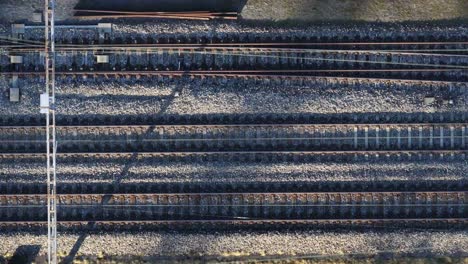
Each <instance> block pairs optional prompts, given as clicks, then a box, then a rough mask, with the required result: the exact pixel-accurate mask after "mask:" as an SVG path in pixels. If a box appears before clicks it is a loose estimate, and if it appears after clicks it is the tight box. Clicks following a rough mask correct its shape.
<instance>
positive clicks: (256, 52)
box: [0, 42, 468, 82]
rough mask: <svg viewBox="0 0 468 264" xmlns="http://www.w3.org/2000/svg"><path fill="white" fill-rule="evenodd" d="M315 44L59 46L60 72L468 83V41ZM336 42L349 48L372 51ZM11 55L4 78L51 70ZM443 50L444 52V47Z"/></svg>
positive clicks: (31, 51) (35, 53)
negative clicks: (99, 57)
mask: <svg viewBox="0 0 468 264" xmlns="http://www.w3.org/2000/svg"><path fill="white" fill-rule="evenodd" d="M288 44H290V45H292V46H294V48H291V47H290V46H288ZM314 44H317V45H318V44H319V43H220V44H213V43H209V44H208V43H206V44H197V45H190V44H187V45H184V44H174V43H173V44H152V45H149V44H146V45H143V44H142V45H139V46H135V45H129V46H127V45H125V46H124V45H96V46H94V45H85V44H83V45H69V46H68V45H62V46H60V45H58V46H57V57H56V71H57V74H58V75H59V76H75V77H76V76H87V75H92V76H113V75H118V76H121V75H126V74H127V75H138V76H154V75H156V76H171V77H176V76H204V77H207V76H229V77H249V76H263V77H272V78H273V77H274V76H282V77H287V76H292V77H302V78H304V77H307V76H327V77H367V78H389V79H409V80H413V79H414V80H445V81H459V82H466V81H467V78H468V76H467V74H466V69H468V55H466V54H465V53H466V46H467V45H468V42H448V44H446V45H448V46H451V45H455V46H457V47H458V48H457V49H446V50H455V54H450V53H449V54H444V53H443V52H442V53H431V51H432V50H431V49H430V48H428V46H431V45H442V46H444V44H441V42H437V43H434V42H432V43H426V46H425V48H422V49H418V45H422V44H421V43H413V44H410V43H400V45H399V47H400V48H401V47H402V46H403V47H404V46H405V45H407V46H406V47H407V48H406V49H403V50H402V49H400V50H393V51H386V50H381V49H380V50H379V49H377V50H352V49H345V50H342V49H340V50H334V49H312V48H311V47H313V45H314ZM322 44H332V43H322ZM334 44H336V46H342V47H346V48H349V47H366V45H370V43H354V44H355V45H354V46H353V45H351V44H352V43H334ZM378 44H384V45H378ZM378 44H376V45H377V46H380V47H387V46H390V47H393V46H397V45H396V43H378ZM24 45H25V46H28V45H34V44H31V43H29V44H24ZM411 45H415V46H411ZM80 46H81V47H80ZM325 46H327V45H325ZM33 47H34V46H33ZM307 47H308V48H307ZM5 48H6V47H5ZM6 49H7V50H8V52H7V53H5V54H4V55H3V57H4V58H3V59H2V58H0V62H2V61H4V63H3V64H2V63H0V67H1V70H2V74H3V75H18V76H33V75H42V72H43V67H44V66H43V65H42V64H41V63H37V62H40V61H42V60H41V59H40V49H38V50H37V49H36V48H30V47H29V48H28V47H25V48H22V47H21V45H19V46H15V47H8V48H6ZM10 49H11V50H10ZM436 51H444V49H443V48H441V47H439V49H437V50H436ZM456 52H460V54H458V53H456ZM9 53H12V54H15V55H21V56H23V57H24V59H23V60H24V64H22V65H10V64H8V63H7V64H5V63H6V61H7V60H6V59H5V58H6V56H7V55H8V54H9ZM96 55H106V56H108V60H109V62H108V63H105V64H99V63H97V62H96ZM2 65H3V66H2Z"/></svg>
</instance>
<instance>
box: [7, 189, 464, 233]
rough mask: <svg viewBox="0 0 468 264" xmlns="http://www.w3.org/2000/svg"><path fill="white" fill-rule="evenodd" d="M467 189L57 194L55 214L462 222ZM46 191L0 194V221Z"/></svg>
mask: <svg viewBox="0 0 468 264" xmlns="http://www.w3.org/2000/svg"><path fill="white" fill-rule="evenodd" d="M467 194H468V193H467V192H462V191H427V192H339V193H336V192H326V193H324V192H322V193H319V192H314V193H296V192H288V193H173V194H171V193H165V194H154V193H144V194H141V193H140V194H135V193H134V194H132V193H128V194H118V193H115V194H59V195H58V201H59V204H58V208H59V210H58V212H59V214H58V217H59V222H63V223H64V224H70V223H78V222H87V221H89V222H101V223H102V224H104V223H108V224H109V223H112V222H116V223H117V222H119V221H122V222H128V223H131V222H134V223H138V222H140V223H145V222H146V223H151V222H153V223H160V224H163V223H164V222H166V223H173V224H176V223H177V222H181V223H189V224H190V223H195V224H197V223H198V224H203V223H205V224H207V223H208V224H209V223H211V224H216V223H222V222H225V223H231V224H232V223H239V224H249V223H290V224H291V223H309V224H312V223H316V224H317V223H341V222H343V223H353V222H355V223H360V222H366V221H370V222H373V223H380V224H382V223H386V222H395V223H398V222H400V223H406V222H411V221H419V222H426V223H431V222H441V221H445V222H450V221H455V222H458V223H462V224H465V225H466V223H467V218H466V217H467V209H468V206H467V203H466V197H467ZM45 201H46V196H45V195H43V194H35V195H2V196H0V206H1V207H2V211H1V212H0V219H1V220H0V221H1V222H0V225H2V224H3V223H5V222H9V223H13V222H16V224H21V222H22V221H27V222H32V223H33V222H35V221H39V222H40V221H43V220H44V219H43V218H44V217H45V216H46V210H45V209H46V208H45Z"/></svg>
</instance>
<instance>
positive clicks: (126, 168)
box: [61, 89, 178, 264]
mask: <svg viewBox="0 0 468 264" xmlns="http://www.w3.org/2000/svg"><path fill="white" fill-rule="evenodd" d="M176 93H178V89H174V90H173V91H172V93H171V95H169V96H167V97H165V98H164V99H165V100H164V104H163V105H162V106H161V109H160V111H159V113H158V115H160V114H163V113H164V112H166V110H167V108H168V107H169V106H170V105H171V104H172V102H173V101H174V98H175V95H176ZM153 129H154V127H153V126H151V127H148V129H147V130H146V132H145V133H144V134H143V138H145V137H146V136H148V135H149V134H150V133H151V132H152V130H153ZM137 158H138V153H136V152H135V153H133V154H132V156H131V157H130V159H129V160H128V161H127V163H125V166H124V167H123V168H122V171H121V172H120V174H119V175H118V176H117V177H114V180H113V182H112V184H113V185H114V186H115V187H118V185H119V184H120V183H121V182H122V179H124V178H125V176H126V175H128V173H129V172H130V169H131V168H132V165H133V164H135V162H136V160H137ZM115 189H118V188H115ZM111 198H112V194H106V195H105V196H104V197H103V198H102V204H101V205H102V206H104V205H106V204H108V203H109V201H110V199H111ZM89 210H91V209H89ZM86 213H87V212H86ZM86 213H85V214H84V215H86ZM93 226H94V222H88V229H91V228H92V227H93ZM87 235H88V232H87V231H86V230H84V231H82V232H81V233H80V235H79V237H78V240H77V241H76V242H75V244H74V245H73V248H72V249H71V250H70V252H69V253H68V255H67V256H66V257H65V258H64V259H63V261H62V262H61V263H62V264H68V263H73V260H74V259H75V256H76V254H77V253H78V251H79V250H80V248H81V246H82V245H83V242H84V241H85V239H86V237H87Z"/></svg>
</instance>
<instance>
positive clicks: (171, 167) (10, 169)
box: [0, 159, 468, 183]
mask: <svg viewBox="0 0 468 264" xmlns="http://www.w3.org/2000/svg"><path fill="white" fill-rule="evenodd" d="M0 168H1V170H0V176H1V178H0V182H3V183H14V182H16V183H31V182H45V162H42V161H38V162H24V161H23V162H18V163H6V162H1V163H0ZM467 175H468V163H467V162H466V161H463V160H458V161H437V160H434V161H429V162H417V161H398V160H396V161H393V162H389V161H382V162H353V163H348V162H345V163H335V162H328V163H294V162H277V163H258V162H227V161H226V162H203V163H200V162H152V161H151V159H141V160H140V159H136V160H127V159H121V160H112V159H111V160H101V161H99V162H96V161H90V160H87V162H83V161H81V162H77V161H73V162H70V161H68V162H62V161H60V160H59V161H58V171H57V178H58V181H59V182H61V183H73V182H87V183H89V182H101V183H112V182H114V181H119V182H121V183H190V182H193V183H198V182H212V183H215V182H219V183H236V182H302V181H304V182H325V181H329V182H334V181H369V182H378V181H408V182H421V181H440V180H442V181H443V180H450V181H457V180H460V181H466V180H468V178H467Z"/></svg>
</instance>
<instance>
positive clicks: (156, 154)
mask: <svg viewBox="0 0 468 264" xmlns="http://www.w3.org/2000/svg"><path fill="white" fill-rule="evenodd" d="M260 154H262V155H265V154H270V155H279V154H280V155H317V156H320V155H399V154H408V155H418V154H428V155H430V154H432V155H451V154H461V155H468V150H456V149H434V150H336V151H332V150H329V151H325V150H316V151H257V150H256V151H209V152H208V151H160V152H155V151H152V152H144V151H135V152H67V153H63V152H62V153H57V157H62V158H67V157H108V156H113V157H139V156H141V157H143V156H149V157H167V156H192V155H197V156H203V155H260ZM18 157H30V158H42V157H45V153H40V152H36V153H27V152H25V153H0V158H18Z"/></svg>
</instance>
